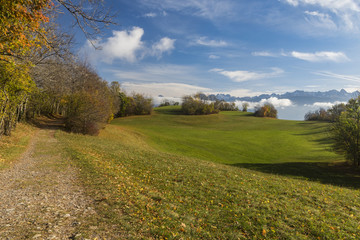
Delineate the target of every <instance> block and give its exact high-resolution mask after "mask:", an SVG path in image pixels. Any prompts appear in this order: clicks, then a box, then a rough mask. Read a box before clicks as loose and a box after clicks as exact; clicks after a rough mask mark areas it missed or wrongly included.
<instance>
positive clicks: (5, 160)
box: [0, 123, 35, 170]
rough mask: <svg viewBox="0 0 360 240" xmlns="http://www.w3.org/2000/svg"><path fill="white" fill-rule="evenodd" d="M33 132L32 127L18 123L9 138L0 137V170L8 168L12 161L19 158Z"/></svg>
mask: <svg viewBox="0 0 360 240" xmlns="http://www.w3.org/2000/svg"><path fill="white" fill-rule="evenodd" d="M34 132H35V128H34V127H32V126H30V125H27V124H22V123H20V124H18V125H17V128H16V131H14V132H13V133H12V135H11V136H10V137H8V136H1V138H0V170H1V169H3V168H6V167H9V166H10V164H11V163H12V162H13V161H14V160H16V159H17V158H19V157H20V155H21V154H22V153H23V152H24V151H25V149H26V147H27V146H28V144H29V140H30V139H31V137H32V135H33V134H34Z"/></svg>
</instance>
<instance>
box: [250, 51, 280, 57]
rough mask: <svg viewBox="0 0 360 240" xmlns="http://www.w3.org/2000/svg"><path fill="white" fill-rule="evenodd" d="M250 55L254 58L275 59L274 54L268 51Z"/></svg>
mask: <svg viewBox="0 0 360 240" xmlns="http://www.w3.org/2000/svg"><path fill="white" fill-rule="evenodd" d="M251 55H253V56H255V57H276V54H274V53H271V52H268V51H260V52H252V53H251Z"/></svg>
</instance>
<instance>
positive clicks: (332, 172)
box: [232, 162, 360, 189]
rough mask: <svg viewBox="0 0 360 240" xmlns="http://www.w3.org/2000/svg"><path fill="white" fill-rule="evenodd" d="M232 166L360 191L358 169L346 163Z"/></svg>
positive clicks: (245, 164)
mask: <svg viewBox="0 0 360 240" xmlns="http://www.w3.org/2000/svg"><path fill="white" fill-rule="evenodd" d="M232 166H235V167H239V168H247V169H251V170H254V171H258V172H263V173H269V174H275V175H282V176H288V177H294V178H299V179H304V180H309V181H314V182H320V183H323V184H331V185H334V186H340V187H346V188H351V189H360V169H357V168H355V167H353V166H351V165H349V164H348V163H346V162H337V163H324V162H312V163H306V162H291V163H275V164H266V163H264V164H260V163H259V164H256V163H255V164H252V163H239V164H233V165H232Z"/></svg>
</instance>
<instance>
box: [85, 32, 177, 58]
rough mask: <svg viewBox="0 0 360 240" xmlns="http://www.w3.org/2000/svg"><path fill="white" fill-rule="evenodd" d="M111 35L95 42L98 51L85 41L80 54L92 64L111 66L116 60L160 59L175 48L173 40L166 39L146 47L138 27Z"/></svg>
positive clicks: (142, 33)
mask: <svg viewBox="0 0 360 240" xmlns="http://www.w3.org/2000/svg"><path fill="white" fill-rule="evenodd" d="M112 33H113V36H112V37H109V38H107V39H105V40H103V41H102V40H98V41H97V42H96V45H97V46H99V47H100V49H98V50H95V49H94V47H93V46H92V45H91V44H90V42H89V41H87V42H86V43H85V46H84V47H83V48H82V50H81V53H82V54H83V55H85V56H86V57H87V58H88V60H89V61H90V62H92V63H96V62H97V61H103V62H106V63H109V64H111V63H112V62H113V61H114V60H116V59H120V60H123V61H126V62H136V61H137V60H139V59H141V58H144V57H145V56H156V57H158V58H160V57H161V56H162V55H163V54H164V53H170V52H171V51H172V50H173V49H174V48H175V46H174V43H175V39H171V38H168V37H164V38H162V39H160V40H159V41H158V42H156V43H155V44H153V45H152V47H147V46H146V43H145V42H143V41H142V36H143V35H144V30H143V29H142V28H140V27H133V28H132V29H130V30H125V31H113V32H112Z"/></svg>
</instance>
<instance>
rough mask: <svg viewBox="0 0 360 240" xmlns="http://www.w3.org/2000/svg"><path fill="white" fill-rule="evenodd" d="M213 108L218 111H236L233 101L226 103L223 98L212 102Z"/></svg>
mask: <svg viewBox="0 0 360 240" xmlns="http://www.w3.org/2000/svg"><path fill="white" fill-rule="evenodd" d="M214 108H215V109H217V110H219V111H238V110H239V109H238V107H237V106H236V105H235V103H234V102H232V103H228V102H225V101H224V100H216V101H215V103H214Z"/></svg>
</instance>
